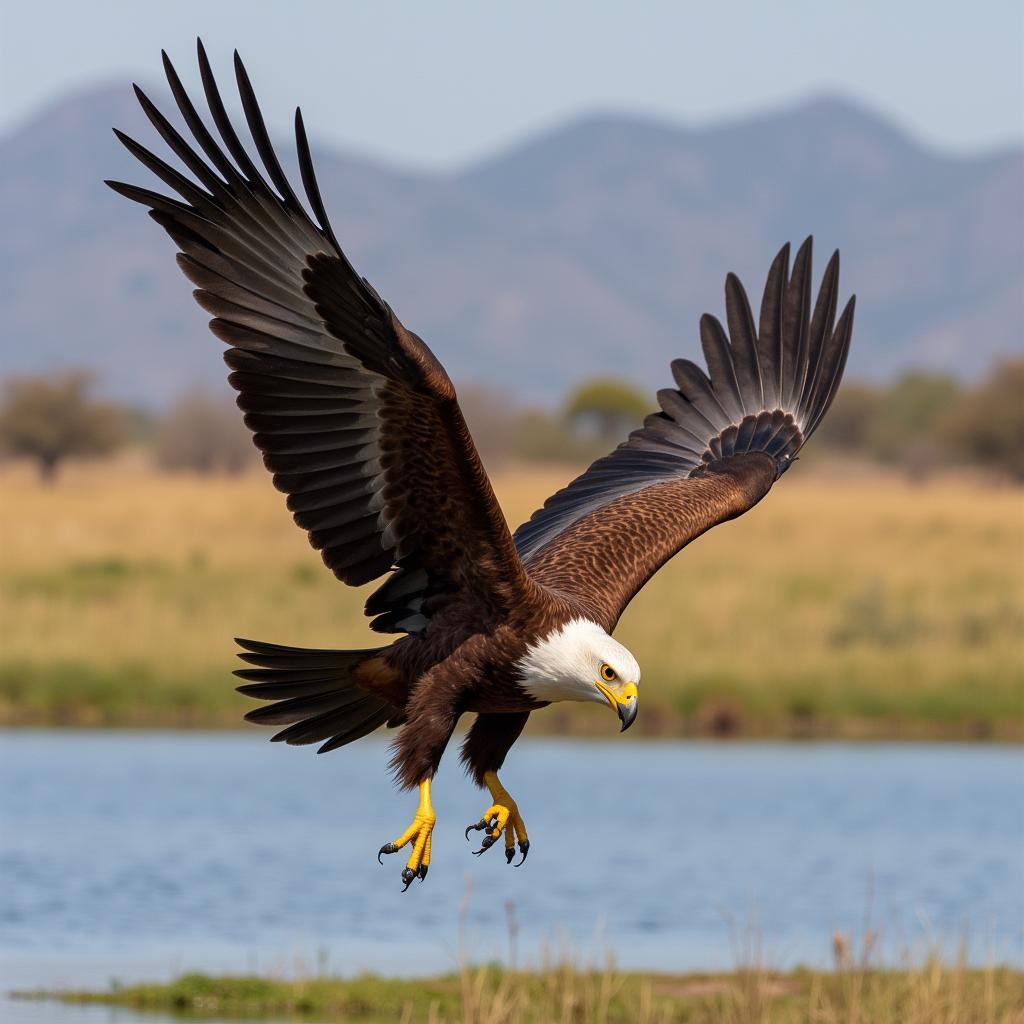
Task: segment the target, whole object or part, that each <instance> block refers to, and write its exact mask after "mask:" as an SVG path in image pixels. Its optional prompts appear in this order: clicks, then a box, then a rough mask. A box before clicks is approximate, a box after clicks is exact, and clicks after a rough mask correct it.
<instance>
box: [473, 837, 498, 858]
mask: <svg viewBox="0 0 1024 1024" xmlns="http://www.w3.org/2000/svg"><path fill="white" fill-rule="evenodd" d="M497 841H498V840H497V839H495V838H494V836H484V837H483V839H482V840H481V841H480V849H479V850H474V851H473V856H474V857H479V856H480V854H481V853H486V852H487V851H488V850H489V849H490V848H491V847H492V846H493V845H494V844H495V843H496V842H497Z"/></svg>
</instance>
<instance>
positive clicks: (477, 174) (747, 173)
mask: <svg viewBox="0 0 1024 1024" xmlns="http://www.w3.org/2000/svg"><path fill="white" fill-rule="evenodd" d="M155 94H156V93H155ZM298 99H301V97H298ZM111 125H117V126H118V127H121V128H123V129H125V130H127V131H128V132H129V133H130V134H133V135H135V136H136V137H137V138H139V139H140V141H143V142H144V143H145V144H146V145H147V146H150V147H151V148H154V149H156V150H157V151H158V152H162V151H163V149H162V143H160V140H159V139H157V138H156V137H155V133H154V132H153V131H152V130H151V129H150V128H149V126H148V124H147V123H145V122H144V120H143V118H142V116H141V114H140V113H139V111H138V108H137V106H136V104H135V100H134V97H133V96H132V93H131V89H130V87H129V86H128V85H127V83H125V84H124V85H123V86H121V85H119V86H117V87H116V88H101V89H95V90H92V91H88V92H82V93H80V94H78V95H75V96H72V97H70V98H69V99H67V100H65V101H64V102H62V103H59V104H57V105H56V106H54V107H52V108H50V109H48V110H46V111H44V112H43V113H42V114H40V115H39V116H38V117H37V118H35V119H34V120H32V121H30V122H29V123H27V124H25V125H24V126H23V127H21V128H20V129H18V130H17V131H15V132H13V133H11V134H9V135H7V136H6V137H3V138H0V223H2V224H3V233H2V237H0V322H2V323H3V336H4V344H3V346H2V356H0V373H8V372H11V371H15V370H33V371H35V370H41V369H45V368H50V367H56V366H61V365H70V364H74V365H89V366H94V367H96V368H97V369H98V370H99V371H100V373H101V375H102V378H103V380H104V382H105V384H106V388H107V390H110V391H113V392H114V393H117V394H120V395H122V396H130V397H133V398H134V399H136V400H138V401H142V402H146V403H161V402H164V401H166V400H167V399H168V398H169V397H171V396H173V395H174V394H176V393H178V392H180V391H181V390H182V389H183V388H185V387H187V386H192V385H196V384H204V385H214V383H215V382H220V381H221V379H222V377H223V367H222V364H221V362H220V360H219V359H218V358H217V356H218V353H217V349H218V346H219V343H218V342H216V341H215V340H214V338H213V337H212V336H211V335H210V334H209V333H208V332H207V331H206V329H205V327H204V326H203V325H204V319H205V315H204V314H203V313H202V312H201V311H200V310H199V309H198V308H196V307H194V306H193V304H192V303H191V302H190V301H189V300H188V287H189V286H188V284H187V282H186V281H185V280H184V278H182V277H180V275H179V274H178V272H177V269H176V267H175V266H174V261H173V259H171V253H172V251H173V250H172V246H171V243H170V241H169V239H167V238H166V237H165V236H164V235H163V233H162V232H160V231H159V230H158V229H157V228H156V227H155V226H154V225H153V224H151V223H150V222H149V221H148V220H147V219H146V218H145V217H144V216H142V214H141V210H139V209H136V208H134V207H133V205H132V204H130V203H128V202H126V201H125V200H123V199H120V198H118V197H117V196H115V195H113V194H112V193H110V192H109V191H108V190H107V189H106V188H104V186H103V185H102V184H101V179H102V178H105V177H120V178H126V179H127V180H130V181H137V182H140V183H147V184H148V183H149V182H148V181H147V177H148V175H147V173H146V172H145V171H144V170H143V169H142V168H137V167H135V166H133V164H132V161H131V159H130V158H129V157H128V156H127V154H125V153H124V152H123V151H122V150H121V148H120V146H119V145H118V144H117V142H116V140H115V139H114V137H113V135H112V134H111V132H110V127H111ZM312 127H313V129H314V130H315V126H312ZM281 149H282V151H287V150H290V144H288V143H284V142H282V145H281ZM314 149H315V151H316V154H317V161H318V166H319V169H320V178H321V184H322V187H323V191H324V193H325V196H326V201H327V206H328V208H329V210H330V211H331V215H332V220H333V221H334V225H335V228H336V230H337V232H338V234H339V236H340V237H341V239H342V241H343V243H344V244H345V245H346V248H347V251H348V253H349V256H350V257H351V258H352V260H353V262H354V263H355V264H356V266H357V267H359V269H360V270H361V271H362V272H363V273H364V274H365V275H366V276H367V277H368V278H369V279H370V280H371V281H372V282H373V283H374V284H375V285H376V287H377V288H378V290H380V291H381V292H382V294H384V295H385V296H386V297H387V298H388V300H389V301H390V302H391V303H392V305H393V306H394V307H395V309H396V310H397V312H398V313H399V315H400V316H401V317H402V318H403V319H404V320H405V322H406V323H407V324H408V325H409V326H411V327H412V328H413V329H414V330H416V331H417V332H418V333H420V334H421V335H422V336H423V337H424V338H425V339H426V340H427V341H428V343H429V344H430V345H431V346H432V347H433V348H434V349H435V351H436V352H437V354H438V355H439V357H440V358H441V359H442V361H443V362H444V363H445V364H446V365H447V366H448V368H449V371H450V372H451V374H452V376H453V377H455V378H456V380H464V381H465V380H472V381H475V382H479V383H482V384H485V385H489V386H491V387H501V388H503V389H506V390H508V391H509V392H510V393H512V394H514V395H515V396H516V397H518V398H526V399H541V400H545V399H552V398H555V397H557V396H559V395H560V394H561V393H562V392H563V391H564V390H565V389H566V388H567V387H568V386H569V385H571V384H572V383H573V382H575V381H577V380H579V379H581V378H583V377H586V376H589V375H593V374H597V373H616V374H621V375H624V376H626V377H629V378H631V379H634V380H636V381H638V382H640V383H642V384H644V385H646V386H651V387H655V386H660V385H662V384H664V383H665V382H666V380H667V379H668V378H667V364H668V362H669V360H670V359H671V358H672V357H674V356H677V355H684V354H690V355H692V354H693V353H694V352H695V351H697V348H698V346H697V330H696V327H697V318H698V316H699V315H700V313H702V312H704V311H705V310H708V311H711V312H719V311H720V309H721V306H722V298H721V288H722V282H723V278H724V275H725V272H726V271H727V270H735V271H737V272H738V273H739V274H740V275H741V277H742V278H743V279H744V280H745V281H746V282H747V283H748V286H749V287H750V289H751V291H752V292H756V291H757V290H758V289H759V288H760V287H761V285H762V279H763V274H764V272H765V270H766V269H767V265H768V262H769V260H770V259H771V256H772V255H773V254H774V252H775V250H776V249H777V247H778V246H779V245H780V244H781V242H783V241H785V240H787V239H792V240H793V241H799V240H800V239H801V238H802V237H803V236H804V235H805V234H808V233H813V234H814V235H815V238H816V242H817V246H818V250H817V264H818V266H817V268H816V269H818V270H820V268H821V266H822V265H823V263H824V259H825V257H826V256H827V254H828V252H829V251H831V249H832V248H833V247H837V246H838V247H839V248H841V249H842V251H843V258H844V263H843V289H844V294H849V292H850V291H851V290H855V291H856V292H857V293H858V296H859V304H858V321H857V325H858V326H857V338H856V344H855V347H854V351H853V355H852V357H851V371H852V372H853V373H855V374H861V375H865V376H870V377H875V378H879V377H885V376H889V375H891V374H893V373H894V372H896V371H898V370H899V369H900V368H902V367H906V366H928V367H933V368H937V369H946V370H950V371H953V372H954V373H956V374H958V375H961V376H965V377H970V376H974V375H977V374H979V373H981V372H983V371H984V370H985V369H987V368H988V366H989V365H990V364H991V361H992V360H993V359H994V358H995V357H997V356H998V355H999V354H1001V353H1003V352H1007V351H1019V350H1020V349H1021V348H1022V347H1024V330H1022V326H1021V325H1022V323H1024V233H1022V231H1021V226H1022V224H1024V151H1020V150H1014V151H1008V152H1003V153H997V154H989V155H981V156H976V157H956V158H954V157H948V156H944V155H941V154H938V153H936V152H933V151H931V150H929V149H926V148H923V147H922V146H920V145H919V144H918V143H916V142H915V141H914V140H912V139H911V138H909V137H908V136H907V135H905V134H904V133H903V132H902V131H900V130H899V129H898V128H896V127H894V126H893V125H892V124H891V123H890V122H888V121H887V120H885V119H884V118H882V117H879V116H878V115H876V114H874V113H871V112H869V111H866V110H864V109H862V108H859V107H856V106H854V105H851V104H850V103H847V102H845V101H842V100H838V99H819V100H815V101H812V102H808V103H804V104H801V105H798V106H793V107H791V108H788V109H785V110H781V111H778V112H776V113H771V114H765V115H762V116H759V117H754V118H748V119H745V120H741V121H734V122H730V123H727V124H722V125H719V126H716V127H711V128H701V129H699V130H698V129H690V128H686V127H681V126H678V125H673V124H665V123H661V122H653V121H645V120H642V119H639V118H633V117H624V116H616V117H611V116H596V117H589V118H584V119H580V120H577V121H573V122H571V123H569V124H567V125H565V126H563V127H561V128H558V129H557V130H555V131H552V132H549V133H546V134H544V135H542V136H540V137H538V138H534V139H532V140H529V141H526V142H523V143H522V144H520V145H517V146H513V147H511V148H510V149H508V150H507V151H506V152H504V153H502V154H500V155H498V156H496V157H494V158H492V159H490V160H488V161H486V162H484V163H481V164H478V165H476V166H472V167H469V168H467V169H465V170H463V171H461V172H459V173H455V174H451V175H446V176H438V175H428V174H421V175H417V174H413V173H399V172H396V171H394V170H391V169H388V168H386V167H381V166H379V165H377V164H375V163H373V162H371V161H368V160H365V159H360V158H358V157H354V156H351V155H344V154H340V153H337V152H333V151H331V150H329V149H325V148H324V147H320V146H316V145H315V144H314ZM282 155H283V153H282Z"/></svg>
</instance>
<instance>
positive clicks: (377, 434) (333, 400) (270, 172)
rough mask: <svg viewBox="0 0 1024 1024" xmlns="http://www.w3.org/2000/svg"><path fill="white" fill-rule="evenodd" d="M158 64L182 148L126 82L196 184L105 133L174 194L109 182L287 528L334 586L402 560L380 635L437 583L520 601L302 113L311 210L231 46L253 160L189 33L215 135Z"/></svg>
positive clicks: (498, 600) (452, 407)
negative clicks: (155, 226)
mask: <svg viewBox="0 0 1024 1024" xmlns="http://www.w3.org/2000/svg"><path fill="white" fill-rule="evenodd" d="M163 59H164V69H165V71H166V73H167V80H168V83H169V84H170V87H171V93H172V95H173V97H174V99H175V102H176V103H177V105H178V108H179V110H180V112H181V115H182V118H183V120H184V123H185V125H186V126H187V128H188V131H189V132H190V133H191V135H192V138H193V140H194V142H195V146H193V144H192V143H191V142H190V141H188V140H187V139H186V138H185V137H184V136H182V135H181V134H180V133H179V132H178V131H177V130H176V129H175V128H174V127H173V126H172V125H171V124H170V122H169V121H168V120H167V118H166V117H164V115H163V114H161V113H160V111H159V110H158V109H157V108H156V106H155V105H154V104H153V103H152V102H151V101H150V100H149V98H148V97H147V96H146V95H145V94H144V93H143V92H142V90H140V89H138V88H136V93H137V95H138V98H139V102H140V103H141V105H142V108H143V110H144V112H145V113H146V115H147V117H148V118H149V120H150V122H151V123H152V124H153V126H154V128H155V129H156V131H157V132H158V134H159V135H160V136H161V138H162V139H163V140H164V142H165V143H166V144H167V145H168V147H169V148H170V149H171V150H172V151H173V153H174V154H175V155H176V156H177V157H178V158H179V159H180V160H181V162H182V164H183V165H184V167H185V168H187V170H188V171H189V172H190V173H191V174H192V175H193V176H194V180H192V179H189V178H187V177H186V176H185V175H184V174H182V173H180V172H179V171H177V170H175V169H174V168H172V167H171V166H169V165H168V164H167V163H165V162H164V161H163V160H162V159H161V158H160V157H158V156H156V155H155V154H153V153H152V152H150V151H149V150H148V149H146V148H145V147H143V146H141V145H140V144H139V143H137V142H135V141H134V140H133V139H130V138H128V137H127V136H125V135H123V134H122V133H120V132H118V133H117V136H118V138H119V139H120V140H121V142H122V143H123V144H124V145H125V147H126V148H127V149H128V151H129V152H130V153H132V154H133V155H134V156H135V157H136V158H137V159H138V160H139V161H140V162H141V163H142V164H143V165H144V166H145V167H147V168H148V169H149V170H150V171H152V172H153V173H154V174H155V175H156V176H157V178H159V179H160V180H161V181H162V182H163V183H164V184H165V185H166V186H168V187H169V188H170V189H171V190H172V191H173V192H175V193H176V194H177V196H178V197H180V198H172V197H169V196H163V195H160V194H159V193H157V192H153V191H151V190H149V189H144V188H139V187H138V186H134V185H127V184H124V183H121V182H108V184H109V185H110V186H111V187H112V188H113V189H115V190H116V191H117V192H119V193H121V194H122V195H124V196H126V197H128V198H129V199H132V200H134V201H136V202H139V203H142V204H143V205H145V206H148V207H149V209H150V213H151V216H152V217H153V218H154V220H156V221H157V223H159V224H160V225H161V226H162V227H164V228H165V230H166V231H167V232H168V234H169V235H170V236H171V237H172V238H173V239H174V241H175V242H176V243H177V245H178V248H179V249H180V253H179V255H178V262H179V265H180V266H181V269H182V271H183V272H184V273H185V275H186V276H187V277H188V278H189V279H190V280H191V281H192V282H193V283H194V284H195V285H196V291H195V293H194V294H195V298H196V301H197V302H198V303H199V304H200V306H202V307H203V308H204V309H205V310H206V311H207V312H208V313H210V314H211V316H212V317H213V320H212V321H211V322H210V328H211V330H212V331H213V333H214V334H215V335H217V337H218V338H220V339H221V340H222V341H224V342H225V343H226V344H227V345H228V346H229V348H228V350H227V352H226V353H225V361H226V362H227V364H228V366H229V367H230V369H231V371H232V372H231V374H230V376H229V380H230V382H231V384H232V386H233V387H234V388H235V389H236V390H237V391H238V392H239V395H238V405H239V406H240V408H241V409H242V410H243V412H244V414H245V422H246V424H247V425H248V426H249V428H250V429H251V430H252V431H253V434H254V438H253V439H254V441H255V443H256V445H257V447H258V448H259V449H260V450H261V451H262V452H263V459H264V462H265V463H266V465H267V468H268V469H269V470H270V471H271V472H272V473H273V474H274V482H275V484H276V485H277V486H278V488H280V489H281V490H282V491H284V492H285V493H286V494H287V495H288V507H289V508H290V510H291V511H292V514H293V515H294V517H295V521H296V523H298V525H299V526H301V527H302V528H303V529H304V530H306V531H307V533H308V534H309V538H310V542H311V543H312V544H313V546H314V547H316V548H317V549H318V550H319V551H320V552H321V555H322V557H323V560H324V562H325V563H326V564H327V565H328V566H329V567H330V568H331V569H332V570H333V572H334V573H335V575H336V576H337V577H338V578H339V579H341V580H343V581H344V582H346V583H349V584H353V585H355V584H361V583H366V582H368V581H370V580H374V579H377V578H378V577H380V576H382V575H384V574H385V573H388V572H389V570H392V569H394V568H396V567H397V568H398V570H399V571H398V572H397V573H395V574H394V575H392V576H390V578H389V579H388V580H387V581H386V582H385V584H384V585H383V586H382V587H381V588H380V589H379V590H378V594H377V596H376V597H375V598H374V599H372V601H371V602H370V606H369V611H370V612H371V613H372V614H377V615H378V616H380V619H379V621H378V623H377V625H378V626H383V627H384V628H387V629H389V630H392V631H399V630H405V631H409V630H416V629H420V628H422V627H423V625H424V624H425V623H426V616H425V615H424V614H423V603H424V600H425V599H426V598H427V597H428V596H429V597H431V598H433V599H435V603H434V605H433V606H434V607H436V599H437V598H438V595H443V594H447V593H453V592H456V591H458V590H460V589H463V588H469V589H471V590H473V591H474V592H476V593H477V595H478V596H479V598H480V601H481V607H485V608H486V607H490V606H493V605H494V604H498V605H500V604H502V603H503V602H512V601H514V600H516V599H517V597H518V596H519V595H520V594H521V592H522V590H523V589H524V588H528V587H530V586H532V584H531V583H530V581H529V579H528V577H527V576H526V574H525V572H524V570H523V567H522V564H521V563H520V561H519V557H518V555H517V553H516V550H515V547H514V545H513V543H512V538H511V536H510V534H509V531H508V527H507V525H506V523H505V520H504V518H503V516H502V514H501V511H500V509H499V508H498V504H497V501H496V500H495V498H494V493H493V491H492V490H491V485H490V482H489V480H488V479H487V475H486V473H485V472H484V469H483V466H482V465H481V463H480V460H479V457H478V455H477V452H476V449H475V447H474V445H473V441H472V438H471V437H470V435H469V431H468V429H467V427H466V424H465V421H464V420H463V417H462V414H461V412H460V410H459V407H458V403H457V401H456V399H455V392H454V390H453V388H452V386H451V382H450V381H449V379H448V376H447V374H446V373H445V372H444V369H443V368H442V367H441V365H440V364H439V363H438V362H437V360H436V359H435V358H434V356H433V355H432V353H431V352H430V350H429V349H428V348H427V346H426V345H425V344H424V343H423V342H422V341H421V340H420V339H419V338H418V337H416V335H414V334H412V333H411V332H409V331H407V330H406V329H405V327H403V326H402V324H401V323H400V322H399V320H398V319H397V317H395V315H394V313H393V312H392V311H391V309H390V307H389V306H388V305H387V304H386V303H385V302H383V300H381V298H380V297H379V296H378V295H377V293H376V292H375V291H374V290H373V288H371V287H370V285H369V284H368V283H367V282H366V281H365V280H364V279H363V278H361V277H360V276H359V275H358V274H357V273H356V272H355V271H354V270H353V268H352V265H351V264H350V263H349V261H348V259H347V258H346V256H345V255H344V253H343V252H342V251H341V248H340V247H339V245H338V243H337V240H336V238H335V235H334V232H333V231H332V229H331V227H330V224H329V222H328V220H327V214H326V211H325V209H324V204H323V200H322V199H321V196H320V191H319V188H318V186H317V183H316V174H315V172H314V170H313V162H312V158H311V156H310V150H309V143H308V141H307V139H306V133H305V128H304V126H303V123H302V117H301V115H300V114H299V113H298V111H296V117H295V136H296V146H297V149H298V158H299V168H300V173H301V177H302V183H303V186H304V190H305V193H306V197H307V200H308V202H309V206H310V208H311V209H312V211H313V213H314V215H315V216H316V218H317V220H318V221H319V223H317V222H315V221H313V220H312V219H311V218H310V216H309V215H308V214H307V212H306V210H305V209H304V207H303V205H302V202H301V201H300V199H299V197H298V195H297V194H296V192H295V191H294V189H293V188H292V186H291V184H290V183H289V181H288V179H287V177H286V175H285V173H284V171H283V169H282V167H281V164H280V161H279V160H278V158H277V155H276V153H275V152H274V147H273V145H272V143H271V141H270V137H269V135H268V133H267V129H266V125H265V123H264V120H263V115H262V114H261V112H260V108H259V105H258V103H257V102H256V96H255V93H254V92H253V88H252V84H251V82H250V80H249V76H248V74H247V73H246V70H245V68H244V66H243V65H242V62H241V60H240V59H239V57H238V55H237V53H236V54H235V77H236V80H237V84H238V90H239V94H240V96H241V100H242V109H243V111H244V115H245V120H246V123H247V125H248V128H249V133H250V135H251V137H252V140H253V143H254V144H255V148H256V152H257V154H258V156H259V161H260V163H261V164H262V169H261V168H260V167H258V166H257V163H256V161H255V160H254V159H253V158H252V157H251V156H250V155H249V153H248V152H247V150H246V148H245V146H244V145H243V143H242V141H241V139H240V138H239V136H238V134H237V133H236V131H235V128H234V126H233V125H232V123H231V120H230V118H229V117H228V115H227V111H226V109H225V106H224V102H223V99H222V98H221V94H220V92H219V90H218V88H217V83H216V81H215V79H214V76H213V71H212V69H211V67H210V62H209V60H208V59H207V56H206V52H205V51H204V49H203V47H202V44H201V43H200V44H199V68H200V73H201V76H202V82H203V90H204V93H205V96H206V101H207V105H208V107H209V110H210V114H211V116H212V119H213V123H214V125H215V127H216V131H217V133H218V134H219V136H220V141H218V140H217V139H216V138H215V137H214V134H213V132H211V131H210V130H209V129H208V128H207V126H206V125H205V123H204V122H203V119H202V118H201V116H200V115H199V113H198V111H197V110H196V107H195V106H194V104H193V103H192V101H191V99H190V98H189V96H188V94H187V93H186V91H185V89H184V87H183V85H182V83H181V79H180V78H179V76H178V74H177V72H176V71H175V69H174V67H173V65H172V64H171V62H170V60H169V59H168V58H167V55H166V54H164V56H163ZM389 595H392V596H393V599H390V598H389ZM295 710H296V711H298V710H300V709H299V708H298V706H296V709H295ZM301 710H303V711H307V710H309V709H306V708H303V709H301ZM277 713H280V711H278V712H277ZM320 719H321V720H320V721H319V724H318V725H316V726H314V725H312V724H311V723H313V722H317V719H316V718H313V719H309V720H308V721H307V722H306V723H305V724H304V725H302V728H303V729H305V730H307V732H308V730H310V729H312V732H308V736H310V737H312V735H313V732H318V731H324V732H325V735H326V734H327V731H328V730H329V728H330V727H331V725H332V723H334V724H336V723H335V722H334V718H332V717H331V715H330V713H329V709H324V714H322V715H321V716H320ZM362 725H365V726H366V727H367V728H369V727H370V725H371V723H370V721H367V722H366V723H362ZM362 725H361V726H360V727H362ZM298 731H300V730H299V726H296V733H295V735H296V736H297V735H298ZM307 732H303V738H305V737H306V736H307ZM287 738H288V739H293V736H291V735H289V736H288V737H287Z"/></svg>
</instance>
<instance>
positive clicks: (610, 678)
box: [601, 662, 619, 683]
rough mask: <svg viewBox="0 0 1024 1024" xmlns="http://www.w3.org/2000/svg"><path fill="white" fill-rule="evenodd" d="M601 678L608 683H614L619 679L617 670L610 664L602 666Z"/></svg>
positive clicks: (605, 663)
mask: <svg viewBox="0 0 1024 1024" xmlns="http://www.w3.org/2000/svg"><path fill="white" fill-rule="evenodd" d="M601 678H602V679H603V680H604V681H605V682H606V683H614V682H615V680H616V679H618V678H619V677H618V676H617V675H616V674H615V669H613V668H612V667H611V665H609V664H608V662H604V663H602V665H601Z"/></svg>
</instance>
